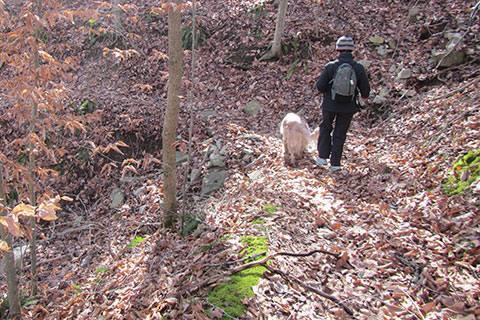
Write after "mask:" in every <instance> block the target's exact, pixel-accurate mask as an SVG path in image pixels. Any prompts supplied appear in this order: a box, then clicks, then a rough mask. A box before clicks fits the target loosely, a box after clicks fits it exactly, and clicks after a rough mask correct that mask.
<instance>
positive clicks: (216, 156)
mask: <svg viewBox="0 0 480 320" xmlns="http://www.w3.org/2000/svg"><path fill="white" fill-rule="evenodd" d="M209 167H210V168H211V167H220V168H225V156H223V155H221V154H220V153H212V154H211V155H210V164H209Z"/></svg>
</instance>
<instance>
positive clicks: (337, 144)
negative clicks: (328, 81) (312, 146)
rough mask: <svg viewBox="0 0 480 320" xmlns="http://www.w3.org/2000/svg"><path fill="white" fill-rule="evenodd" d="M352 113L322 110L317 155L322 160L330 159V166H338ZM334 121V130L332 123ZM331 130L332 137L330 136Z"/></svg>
mask: <svg viewBox="0 0 480 320" xmlns="http://www.w3.org/2000/svg"><path fill="white" fill-rule="evenodd" d="M353 115H354V113H344V112H331V111H326V110H325V109H323V108H322V122H321V123H320V136H319V137H318V144H317V148H318V155H319V157H320V158H322V159H328V158H330V164H331V165H332V166H340V159H341V158H342V153H343V145H344V144H345V140H346V139H347V131H348V128H349V127H350V123H351V122H352V118H353ZM334 121H335V129H334V127H333V122H334ZM332 130H333V135H332Z"/></svg>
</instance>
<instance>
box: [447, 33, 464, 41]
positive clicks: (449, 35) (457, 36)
mask: <svg viewBox="0 0 480 320" xmlns="http://www.w3.org/2000/svg"><path fill="white" fill-rule="evenodd" d="M444 37H445V38H446V39H448V40H450V41H454V42H458V41H460V40H461V39H462V34H461V33H460V32H446V33H445V35H444Z"/></svg>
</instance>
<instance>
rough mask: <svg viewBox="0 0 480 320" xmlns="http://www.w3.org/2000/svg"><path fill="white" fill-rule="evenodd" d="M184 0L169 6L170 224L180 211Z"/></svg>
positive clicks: (166, 160) (166, 128)
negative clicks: (178, 162) (178, 140)
mask: <svg viewBox="0 0 480 320" xmlns="http://www.w3.org/2000/svg"><path fill="white" fill-rule="evenodd" d="M181 2H182V1H181V0H174V2H172V3H170V4H169V6H168V72H169V75H168V79H169V81H168V93H167V110H166V112H165V120H164V124H163V133H162V134H163V136H162V146H163V179H164V187H163V191H164V201H163V214H164V218H163V224H164V226H165V227H171V226H172V225H173V223H174V222H175V220H176V219H177V217H178V214H177V167H176V157H175V148H174V144H175V138H176V134H177V123H178V116H179V112H180V94H181V89H182V74H183V61H182V60H183V52H182V35H181V32H180V27H181V23H182V16H181V10H182V5H181Z"/></svg>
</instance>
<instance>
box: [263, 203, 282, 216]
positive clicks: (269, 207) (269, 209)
mask: <svg viewBox="0 0 480 320" xmlns="http://www.w3.org/2000/svg"><path fill="white" fill-rule="evenodd" d="M279 208H280V207H277V206H275V205H273V204H267V205H265V207H263V211H265V212H266V213H268V214H270V215H271V214H273V213H274V212H275V211H277V209H279Z"/></svg>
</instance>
